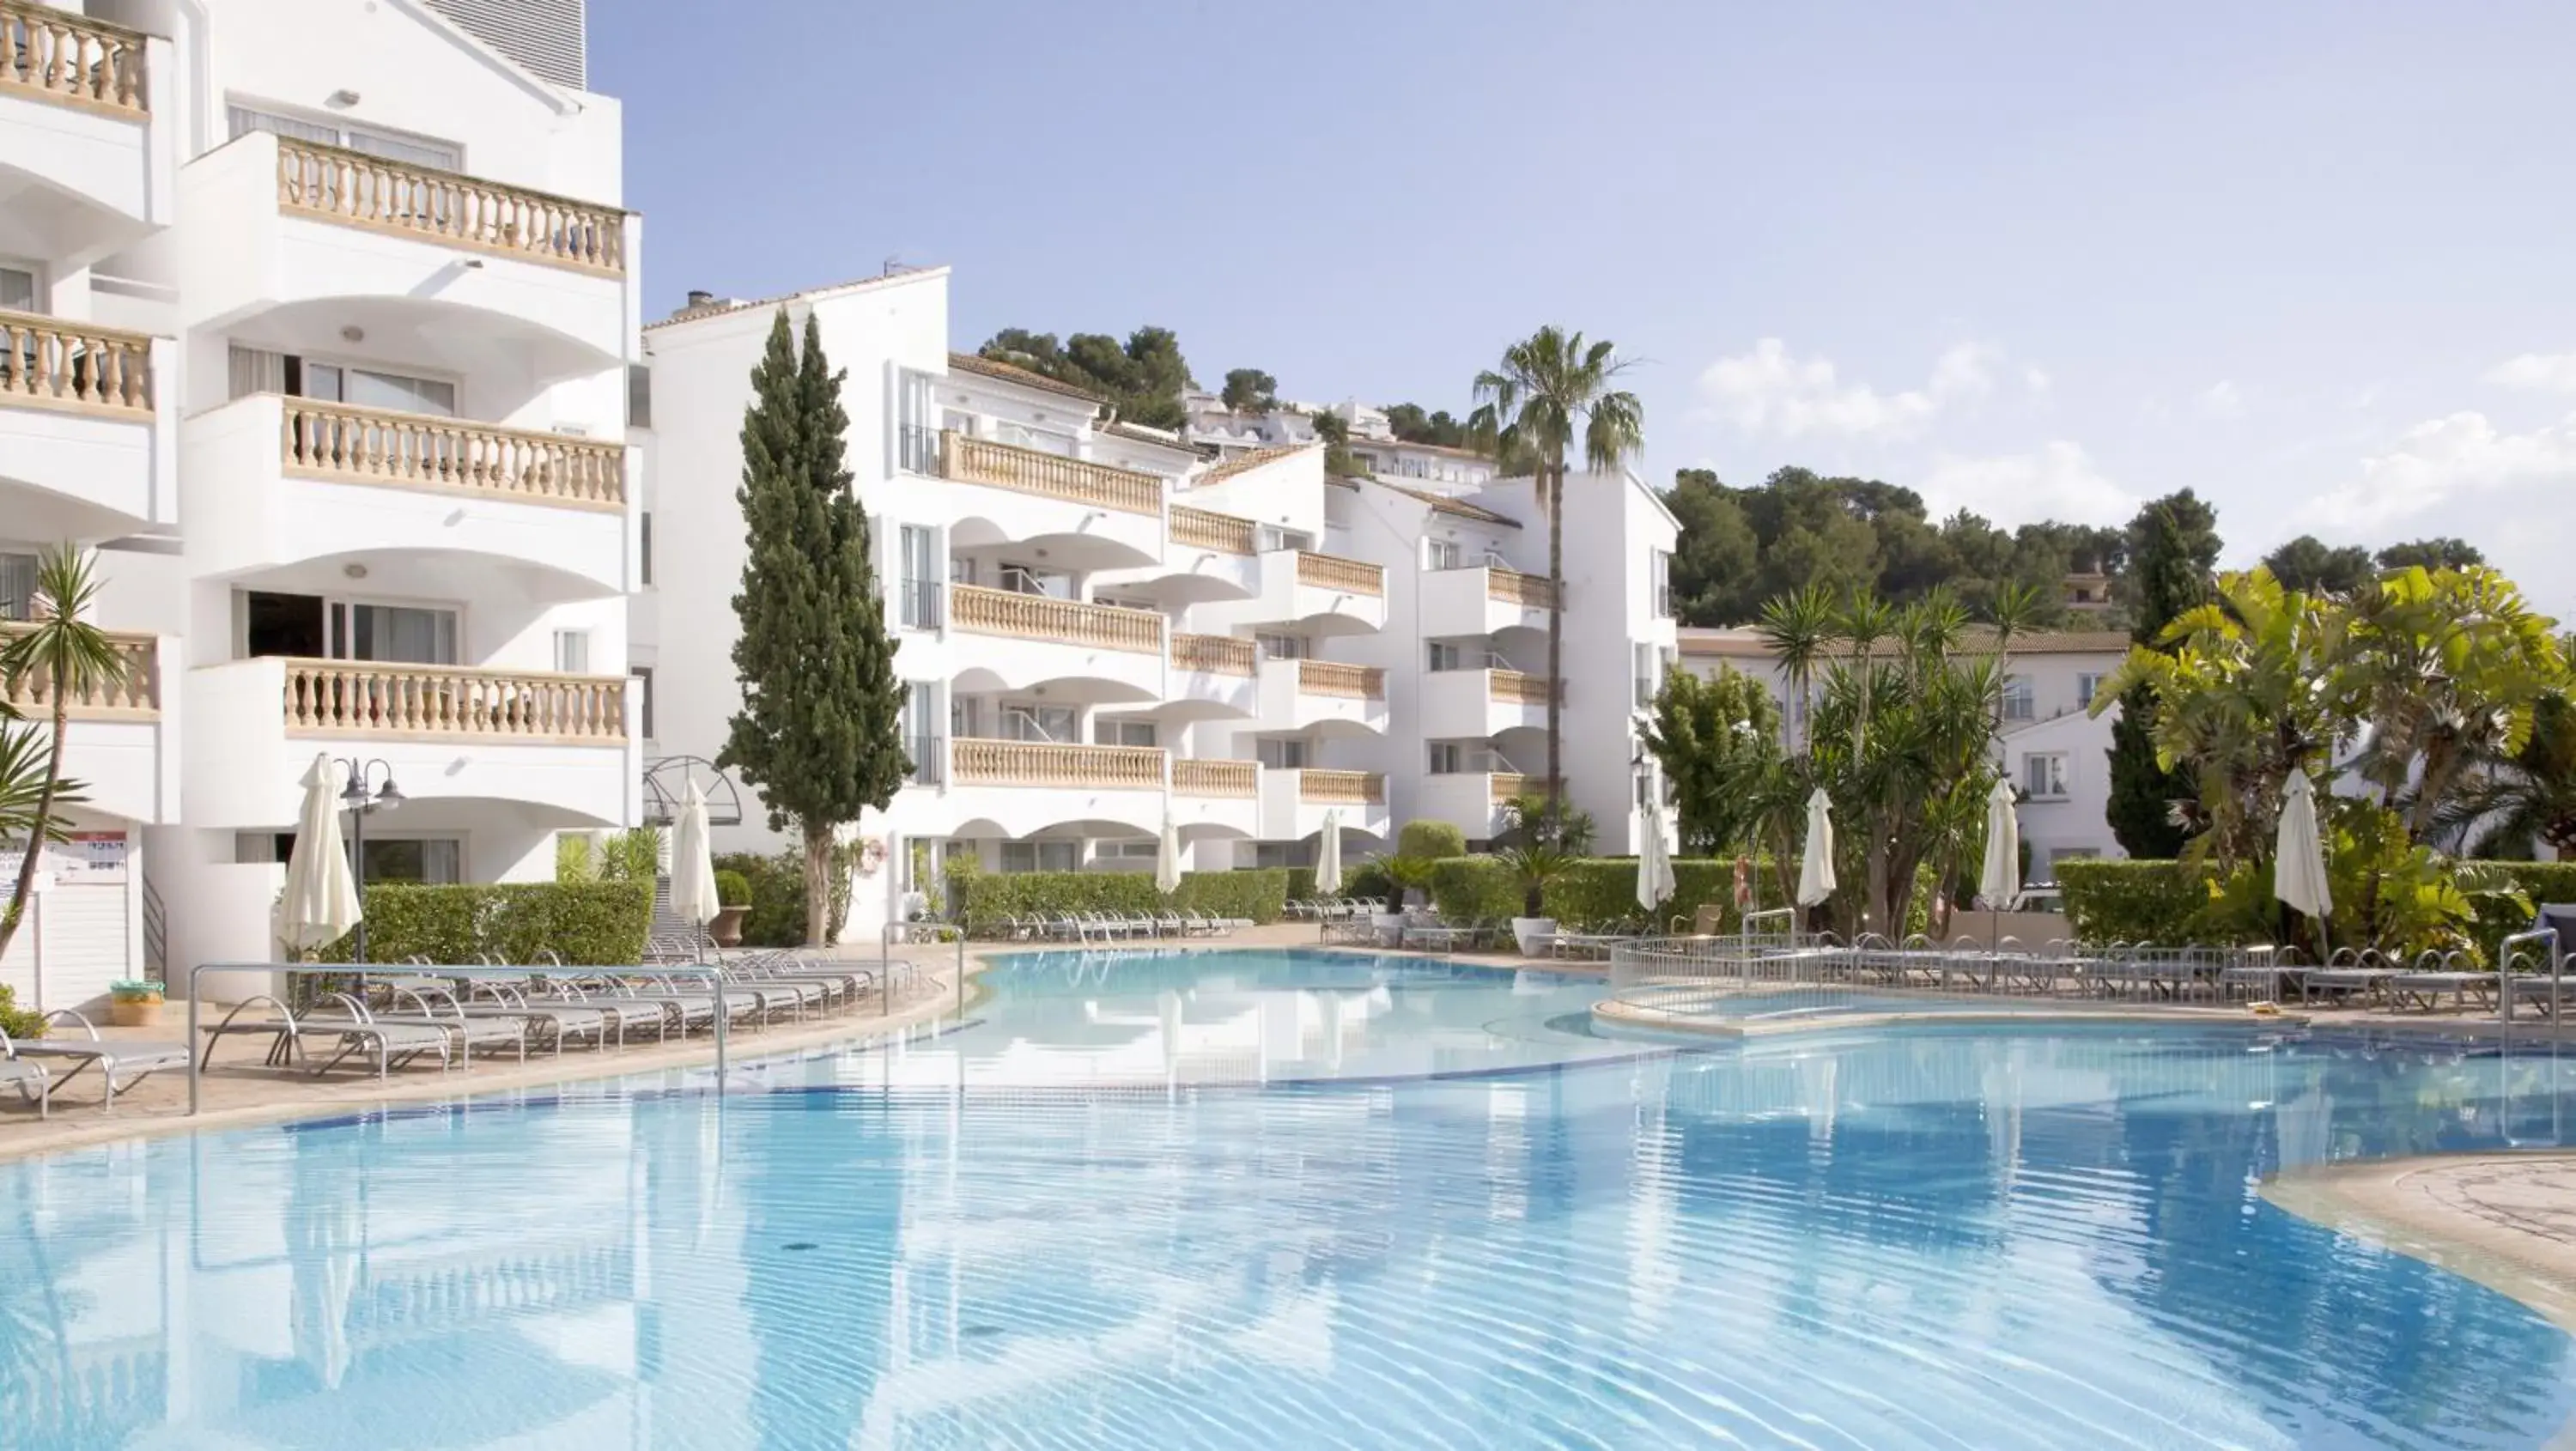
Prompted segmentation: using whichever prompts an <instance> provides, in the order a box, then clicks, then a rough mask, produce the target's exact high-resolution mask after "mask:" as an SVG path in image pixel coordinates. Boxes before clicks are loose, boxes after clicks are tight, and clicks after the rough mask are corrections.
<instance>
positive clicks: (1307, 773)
mask: <svg viewBox="0 0 2576 1451" xmlns="http://www.w3.org/2000/svg"><path fill="white" fill-rule="evenodd" d="M1297 799H1298V800H1300V801H1314V802H1320V803H1323V804H1325V805H1328V806H1375V805H1378V804H1379V803H1381V802H1383V801H1385V800H1386V778H1385V777H1384V776H1381V775H1379V774H1378V773H1377V772H1375V771H1318V770H1313V769H1308V770H1304V771H1300V772H1298V773H1297Z"/></svg>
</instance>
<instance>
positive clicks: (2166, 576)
mask: <svg viewBox="0 0 2576 1451" xmlns="http://www.w3.org/2000/svg"><path fill="white" fill-rule="evenodd" d="M2126 542H2127V553H2128V564H2129V567H2128V570H2127V573H2126V576H2125V588H2124V589H2123V590H2122V591H2121V593H2123V594H2125V596H2126V600H2125V603H2126V607H2127V609H2128V613H2129V621H2130V628H2129V638H2130V640H2131V642H2132V644H2133V646H2135V647H2138V648H2145V649H2156V648H2160V647H2159V645H2158V641H2159V640H2161V639H2162V637H2163V635H2164V631H2165V627H2166V626H2168V625H2170V624H2172V623H2173V621H2174V619H2175V617H2177V616H2179V615H2181V614H2182V613H2183V612H2184V611H2186V610H2189V609H2192V608H2194V607H2195V606H2197V605H2199V604H2200V603H2202V602H2203V601H2204V600H2206V599H2208V598H2209V594H2210V588H2211V572H2212V571H2213V570H2215V569H2216V568H2217V566H2218V551H2219V548H2220V544H2219V538H2218V514H2217V512H2216V511H2215V510H2213V509H2211V508H2210V507H2209V505H2208V504H2206V503H2205V502H2203V501H2202V500H2201V499H2200V498H2199V496H2197V495H2195V494H2194V493H2192V491H2191V490H2189V489H2184V490H2183V491H2181V492H2180V493H2176V494H2169V495H2167V496H2165V497H2164V498H2161V499H2157V500H2154V501H2152V502H2150V503H2149V504H2147V505H2146V507H2144V508H2142V509H2140V510H2139V511H2138V513H2137V517H2136V518H2134V519H2132V520H2130V521H2129V528H2128V531H2127V541H2126ZM2153 710H2154V698H2153V696H2152V695H2151V694H2150V693H2149V692H2148V691H2147V690H2145V689H2144V688H2143V687H2139V688H2135V689H2132V690H2131V691H2130V692H2129V693H2128V694H2127V695H2126V696H2124V697H2122V698H2121V700H2120V718H2119V719H2118V720H2116V721H2113V722H2112V723H2111V790H2110V801H2109V804H2108V806H2107V807H2106V808H2105V810H2104V812H2103V815H2104V816H2105V817H2106V818H2108V820H2109V822H2110V826H2111V835H2112V836H2113V837H2115V838H2117V839H2118V841H2119V843H2120V849H2121V850H2123V851H2125V852H2127V853H2128V854H2129V855H2131V856H2133V857H2143V858H2148V859H2151V860H2163V859H2165V858H2168V857H2172V856H2175V855H2177V854H2178V853H2180V852H2181V851H2182V847H2183V842H2184V840H2185V839H2186V838H2187V837H2189V835H2190V832H2189V831H2188V829H2187V828H2185V827H2184V826H2183V824H2182V823H2181V822H2179V821H2177V820H2176V819H2175V815H2174V813H2175V808H2176V805H2177V803H2180V802H2185V801H2189V800H2191V799H2193V797H2194V795H2195V791H2194V788H2193V784H2192V782H2191V780H2190V778H2189V777H2187V776H2185V775H2183V774H2182V773H2181V772H2179V771H2176V770H2172V769H2170V768H2168V767H2166V766H2164V765H2161V764H2159V763H2158V759H2157V755H2156V744H2155V740H2154V738H2153V732H2152V729H2151V725H2150V717H2151V716H2152V713H2153Z"/></svg>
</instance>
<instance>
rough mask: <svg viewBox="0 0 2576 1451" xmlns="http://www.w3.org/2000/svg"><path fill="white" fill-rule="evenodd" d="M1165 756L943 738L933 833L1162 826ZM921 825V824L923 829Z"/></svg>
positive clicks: (1139, 830)
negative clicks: (943, 772) (944, 772)
mask: <svg viewBox="0 0 2576 1451" xmlns="http://www.w3.org/2000/svg"><path fill="white" fill-rule="evenodd" d="M1165 770H1166V757H1165V755H1164V753H1163V752H1162V751H1160V750H1157V749H1154V748H1151V747H1144V746H1084V745H1058V744H1055V743H1052V742H1046V741H1002V740H984V739H963V740H951V741H950V742H949V743H948V788H947V791H946V793H945V797H944V799H945V802H946V804H947V810H945V811H944V812H941V813H939V814H938V819H937V822H936V825H937V827H938V829H939V830H940V832H941V834H944V835H952V836H1007V837H1024V836H1032V835H1035V834H1037V833H1038V832H1041V831H1046V830H1048V829H1050V828H1058V827H1085V826H1089V825H1091V824H1094V823H1097V824H1101V825H1103V826H1105V827H1108V828H1114V830H1104V831H1101V832H1099V833H1098V834H1102V835H1110V834H1119V835H1124V834H1128V833H1135V834H1141V835H1148V836H1150V835H1152V834H1154V833H1156V832H1159V831H1161V830H1162V829H1163V802H1164V793H1163V782H1164V775H1165ZM924 829H925V830H927V829H928V828H924Z"/></svg>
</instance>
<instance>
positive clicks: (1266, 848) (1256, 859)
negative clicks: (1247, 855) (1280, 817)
mask: <svg viewBox="0 0 2576 1451" xmlns="http://www.w3.org/2000/svg"><path fill="white" fill-rule="evenodd" d="M1236 860H1238V861H1240V860H1242V858H1240V857H1238V858H1236ZM1252 864H1253V865H1254V866H1256V867H1261V868H1271V867H1311V866H1313V865H1314V864H1315V842H1314V841H1313V840H1311V839H1301V840H1297V841H1256V842H1254V843H1253V844H1252Z"/></svg>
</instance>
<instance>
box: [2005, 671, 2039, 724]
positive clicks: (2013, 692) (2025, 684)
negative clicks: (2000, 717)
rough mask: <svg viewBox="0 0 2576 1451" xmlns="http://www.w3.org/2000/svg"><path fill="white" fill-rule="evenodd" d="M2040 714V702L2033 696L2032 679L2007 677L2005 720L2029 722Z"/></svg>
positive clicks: (2016, 676) (2023, 676) (2021, 676)
mask: <svg viewBox="0 0 2576 1451" xmlns="http://www.w3.org/2000/svg"><path fill="white" fill-rule="evenodd" d="M2038 713H2039V710H2038V702H2037V700H2036V698H2035V697H2034V696H2033V695H2032V694H2031V688H2030V677H2029V676H2027V675H2007V676H2005V677H2004V719H2006V720H2029V719H2030V718H2032V717H2033V716H2035V715H2037V714H2038Z"/></svg>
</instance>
